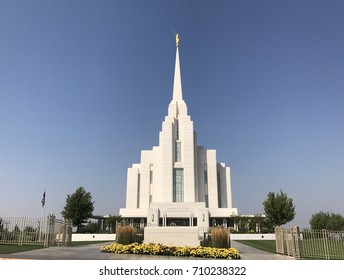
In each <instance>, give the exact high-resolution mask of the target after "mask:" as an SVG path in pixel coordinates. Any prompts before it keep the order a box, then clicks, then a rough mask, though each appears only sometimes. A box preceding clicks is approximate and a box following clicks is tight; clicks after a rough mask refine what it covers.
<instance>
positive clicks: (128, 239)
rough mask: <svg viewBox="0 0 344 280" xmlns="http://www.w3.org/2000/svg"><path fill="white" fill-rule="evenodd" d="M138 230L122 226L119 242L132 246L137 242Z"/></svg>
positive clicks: (119, 231) (119, 229) (119, 232)
mask: <svg viewBox="0 0 344 280" xmlns="http://www.w3.org/2000/svg"><path fill="white" fill-rule="evenodd" d="M135 236H136V230H135V229H134V228H133V227H132V226H121V227H119V228H118V230H117V242H118V243H120V244H124V245H126V244H131V243H133V242H134V241H135Z"/></svg>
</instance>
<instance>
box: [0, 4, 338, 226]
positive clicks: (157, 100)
mask: <svg viewBox="0 0 344 280" xmlns="http://www.w3.org/2000/svg"><path fill="white" fill-rule="evenodd" d="M343 11H344V2H343V1H335V0H331V1H325V0H323V1H318V0H312V1H306V0H302V1H299V0H298V1H293V0H291V1H290V0H288V1H281V0H279V1H275V0H271V1H268V0H264V1H262V0H261V1H259V0H244V1H239V0H237V1H234V0H226V1H185V0H182V1H176V0H173V1H158V0H156V1H147V0H145V1H140V0H137V1H115V0H113V1H110V0H104V1H88V0H80V1H76V0H73V1H69V0H68V1H66V0H60V1H50V0H42V1H39V0H33V1H26V0H23V1H19V0H2V1H1V2H0V97H1V99H0V190H1V192H0V216H3V217H4V216H30V217H40V214H41V198H42V194H43V192H44V190H46V205H45V209H44V213H45V214H48V213H53V214H55V215H56V216H58V217H60V216H61V215H60V212H61V211H62V209H63V207H64V205H65V199H66V196H67V194H72V193H73V192H74V191H75V190H76V188H77V187H79V186H84V187H85V189H86V190H87V191H89V192H91V194H92V196H93V200H94V201H95V211H94V213H95V214H118V211H119V208H121V207H124V206H125V192H126V175H127V168H128V167H130V166H131V165H132V164H133V163H137V162H139V161H140V151H141V150H144V149H151V148H152V147H153V146H155V145H158V135H159V131H160V129H161V123H162V121H163V120H164V117H165V115H166V114H167V108H168V104H169V102H170V100H171V98H172V87H173V72H174V60H175V43H174V37H173V32H172V29H175V30H176V31H178V32H179V33H180V38H181V41H180V62H181V72H182V83H183V96H184V100H185V101H186V103H187V105H188V110H189V114H190V116H191V118H192V120H193V121H194V125H195V130H196V131H197V134H198V145H202V146H205V147H206V148H209V149H212V148H214V149H216V150H217V157H218V161H220V162H225V163H226V164H227V165H229V166H230V167H231V175H232V192H233V206H234V207H237V208H238V210H239V213H241V214H257V213H263V206H262V202H263V201H264V200H265V198H266V196H267V193H268V192H269V191H274V192H279V191H280V190H282V191H283V192H285V193H287V195H288V196H290V197H291V198H293V200H294V203H295V205H296V218H295V220H294V221H293V222H292V224H297V225H300V226H301V227H308V226H309V224H308V221H309V218H310V217H311V215H312V213H316V212H318V211H320V210H322V211H329V212H335V213H340V214H341V215H344V209H343V197H344V129H343V123H344V17H343Z"/></svg>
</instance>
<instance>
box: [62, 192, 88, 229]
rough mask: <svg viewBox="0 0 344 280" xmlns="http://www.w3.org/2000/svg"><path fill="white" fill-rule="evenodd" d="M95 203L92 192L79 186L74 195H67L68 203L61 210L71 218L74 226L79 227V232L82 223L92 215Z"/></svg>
mask: <svg viewBox="0 0 344 280" xmlns="http://www.w3.org/2000/svg"><path fill="white" fill-rule="evenodd" d="M93 204H94V202H92V196H91V193H89V192H86V190H85V189H84V188H83V187H79V188H77V189H76V191H75V192H74V193H73V194H72V195H69V194H68V195H67V198H66V205H65V207H64V208H63V211H62V212H61V214H62V217H63V218H65V219H66V220H67V219H69V220H71V221H72V222H73V226H76V227H77V232H80V228H81V226H82V224H83V223H85V222H86V221H87V219H89V218H91V217H92V214H93V210H94V206H93Z"/></svg>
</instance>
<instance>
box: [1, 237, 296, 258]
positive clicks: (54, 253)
mask: <svg viewBox="0 0 344 280" xmlns="http://www.w3.org/2000/svg"><path fill="white" fill-rule="evenodd" d="M106 244H109V243H104V244H92V245H86V246H78V247H50V248H45V249H38V250H32V251H26V252H20V253H14V254H8V255H4V254H3V255H0V259H35V260H180V259H185V258H182V257H170V256H150V255H134V254H130V255H127V254H110V253H101V252H100V248H101V246H103V245H106ZM232 247H233V248H236V249H237V250H238V251H239V252H240V255H241V258H242V260H293V258H291V257H287V256H282V255H278V254H271V253H268V252H264V251H261V250H258V249H255V248H252V247H249V246H247V245H244V244H241V243H239V242H235V241H232ZM194 259H201V260H204V258H192V260H194ZM209 260H214V259H209Z"/></svg>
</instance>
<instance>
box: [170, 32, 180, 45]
mask: <svg viewBox="0 0 344 280" xmlns="http://www.w3.org/2000/svg"><path fill="white" fill-rule="evenodd" d="M172 31H173V34H174V37H176V47H178V46H179V33H178V32H176V31H174V29H172Z"/></svg>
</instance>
